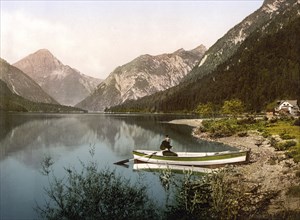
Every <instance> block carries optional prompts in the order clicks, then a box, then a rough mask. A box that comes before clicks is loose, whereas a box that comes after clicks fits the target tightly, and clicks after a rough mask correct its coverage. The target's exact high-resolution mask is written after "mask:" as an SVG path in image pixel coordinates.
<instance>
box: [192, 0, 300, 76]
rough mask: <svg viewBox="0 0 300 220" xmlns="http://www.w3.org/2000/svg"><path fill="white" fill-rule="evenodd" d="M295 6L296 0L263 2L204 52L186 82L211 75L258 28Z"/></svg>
mask: <svg viewBox="0 0 300 220" xmlns="http://www.w3.org/2000/svg"><path fill="white" fill-rule="evenodd" d="M297 6H298V7H299V3H298V2H297V0H265V1H264V3H263V5H262V7H260V8H259V9H258V10H257V11H255V12H254V13H252V14H251V15H249V16H248V17H246V18H245V19H244V20H243V21H242V22H241V23H239V24H237V25H236V26H235V27H233V28H232V29H230V30H229V31H228V32H227V33H226V34H225V35H224V36H223V37H222V38H220V39H219V40H218V41H217V42H216V43H215V44H214V45H213V46H212V47H210V48H209V50H207V51H206V53H205V55H204V56H203V58H202V59H201V61H200V63H199V65H198V67H197V68H195V69H194V70H193V71H192V72H191V74H189V75H188V76H187V77H186V80H190V79H192V80H196V79H199V78H201V77H203V76H204V75H206V74H209V73H211V72H212V71H214V70H215V69H216V67H217V66H218V65H220V64H222V63H224V62H225V61H226V60H228V59H229V58H230V57H231V56H232V55H233V54H234V53H235V52H236V51H237V49H238V48H239V46H240V45H241V44H242V43H243V42H244V40H245V39H246V38H247V37H248V36H249V35H250V34H251V33H253V32H254V31H255V30H257V29H258V28H265V27H266V26H267V25H268V23H270V22H271V20H272V18H274V17H275V16H277V15H280V14H283V13H286V11H288V10H290V9H291V8H292V7H297Z"/></svg>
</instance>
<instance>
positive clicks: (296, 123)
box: [293, 118, 300, 126]
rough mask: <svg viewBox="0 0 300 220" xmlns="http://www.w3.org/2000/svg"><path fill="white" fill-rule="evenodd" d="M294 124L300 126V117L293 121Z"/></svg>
mask: <svg viewBox="0 0 300 220" xmlns="http://www.w3.org/2000/svg"><path fill="white" fill-rule="evenodd" d="M293 125H294V126H300V118H297V119H296V120H295V121H294V123H293Z"/></svg>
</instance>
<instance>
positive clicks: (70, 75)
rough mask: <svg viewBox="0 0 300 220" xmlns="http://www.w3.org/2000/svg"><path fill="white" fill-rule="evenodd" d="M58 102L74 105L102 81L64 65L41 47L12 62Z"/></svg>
mask: <svg viewBox="0 0 300 220" xmlns="http://www.w3.org/2000/svg"><path fill="white" fill-rule="evenodd" d="M14 66H15V67H17V68H19V69H20V70H22V71H23V72H24V73H26V74H27V75H28V76H30V77H31V78H32V79H33V80H35V81H36V82H37V83H38V84H39V85H40V86H41V87H42V88H43V89H44V90H45V91H46V92H47V93H48V94H49V95H51V96H52V97H53V98H55V99H56V100H57V101H58V102H59V103H60V104H64V105H75V104H76V103H78V102H79V101H81V100H82V99H84V98H85V97H87V96H88V95H89V94H90V93H91V92H92V91H94V89H95V88H96V86H97V85H98V84H99V83H100V82H101V81H102V80H100V79H96V78H93V77H89V76H86V75H84V74H82V73H80V72H79V71H78V70H76V69H73V68H71V67H70V66H68V65H64V64H63V63H62V62H60V61H59V60H58V59H57V58H56V57H55V56H54V55H53V54H52V53H51V52H50V51H49V50H47V49H41V50H38V51H36V52H35V53H33V54H30V55H28V56H26V57H25V58H23V59H22V60H20V61H18V62H17V63H15V64H14Z"/></svg>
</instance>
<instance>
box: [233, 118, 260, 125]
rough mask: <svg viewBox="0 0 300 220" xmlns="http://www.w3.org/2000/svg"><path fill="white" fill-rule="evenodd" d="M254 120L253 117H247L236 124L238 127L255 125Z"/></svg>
mask: <svg viewBox="0 0 300 220" xmlns="http://www.w3.org/2000/svg"><path fill="white" fill-rule="evenodd" d="M255 123H256V120H255V118H254V117H253V116H248V117H247V118H243V119H240V120H238V121H237V124H239V125H245V124H255Z"/></svg>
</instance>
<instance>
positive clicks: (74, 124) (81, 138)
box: [0, 116, 91, 164]
mask: <svg viewBox="0 0 300 220" xmlns="http://www.w3.org/2000/svg"><path fill="white" fill-rule="evenodd" d="M24 117H25V118H26V120H27V121H24ZM21 121H22V122H23V123H21V124H20V123H19V124H18V123H17V124H18V125H17V126H15V127H13V128H11V127H5V129H6V130H7V131H6V133H7V134H6V136H5V138H3V139H2V140H1V141H0V147H1V155H0V159H1V160H2V159H4V158H6V157H7V156H8V155H12V154H19V158H20V159H21V160H22V161H23V162H24V163H25V164H39V162H40V160H41V158H36V157H34V155H36V152H37V151H39V150H42V151H43V149H44V150H45V148H46V149H47V148H48V149H50V148H53V147H67V148H66V149H67V150H74V148H77V147H79V146H80V145H82V144H83V143H86V141H85V140H86V139H90V137H87V136H88V135H91V134H90V133H89V132H88V128H87V127H84V125H83V124H80V123H79V122H78V120H77V119H76V118H70V117H58V118H57V117H54V118H52V117H50V118H47V117H44V118H43V119H40V118H35V117H28V116H23V118H21ZM11 124H13V123H11Z"/></svg>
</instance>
